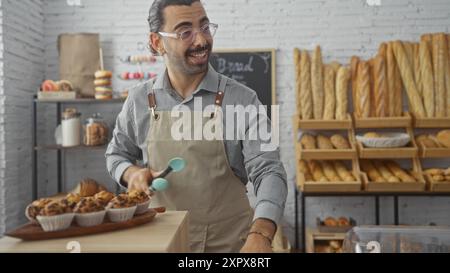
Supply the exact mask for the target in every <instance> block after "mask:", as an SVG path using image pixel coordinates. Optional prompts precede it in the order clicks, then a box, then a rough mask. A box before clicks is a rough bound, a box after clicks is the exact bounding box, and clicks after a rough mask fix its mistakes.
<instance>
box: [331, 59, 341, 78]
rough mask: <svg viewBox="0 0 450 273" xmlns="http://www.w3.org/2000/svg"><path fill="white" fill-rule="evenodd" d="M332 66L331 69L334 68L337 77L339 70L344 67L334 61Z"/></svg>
mask: <svg viewBox="0 0 450 273" xmlns="http://www.w3.org/2000/svg"><path fill="white" fill-rule="evenodd" d="M330 66H331V68H333V71H334V74H335V75H336V74H337V72H338V70H339V68H341V66H342V65H341V64H340V63H338V62H336V61H333V62H331V63H330Z"/></svg>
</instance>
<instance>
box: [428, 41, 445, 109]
mask: <svg viewBox="0 0 450 273" xmlns="http://www.w3.org/2000/svg"><path fill="white" fill-rule="evenodd" d="M444 37H445V35H444V34H436V35H433V40H432V43H433V67H434V88H435V90H436V98H435V100H436V108H435V111H436V112H435V115H436V117H438V118H442V117H445V116H446V115H447V109H446V104H447V102H446V100H447V94H446V90H445V61H447V60H445V59H444V58H445V53H444V50H445V41H444Z"/></svg>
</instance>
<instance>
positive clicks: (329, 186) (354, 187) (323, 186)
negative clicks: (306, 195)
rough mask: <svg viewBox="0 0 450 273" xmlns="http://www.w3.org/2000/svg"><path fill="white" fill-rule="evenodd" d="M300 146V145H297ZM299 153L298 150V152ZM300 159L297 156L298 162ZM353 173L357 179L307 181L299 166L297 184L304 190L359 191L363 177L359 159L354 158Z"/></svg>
mask: <svg viewBox="0 0 450 273" xmlns="http://www.w3.org/2000/svg"><path fill="white" fill-rule="evenodd" d="M297 146H298V145H297ZM297 154H298V152H297ZM299 161H300V159H299V158H297V164H298V162H299ZM352 174H353V176H354V177H356V179H357V181H353V182H344V181H332V182H331V181H330V182H318V181H306V179H305V175H304V174H303V173H301V172H300V171H299V168H298V166H297V186H298V188H299V190H301V191H304V192H358V191H361V178H360V173H359V165H358V160H356V159H353V160H352Z"/></svg>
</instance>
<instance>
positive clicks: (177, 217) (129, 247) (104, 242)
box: [0, 211, 189, 253]
mask: <svg viewBox="0 0 450 273" xmlns="http://www.w3.org/2000/svg"><path fill="white" fill-rule="evenodd" d="M188 215H189V214H188V212H185V211H183V212H180V211H168V212H165V213H163V214H158V215H157V216H156V217H155V219H154V220H153V221H152V222H150V223H148V224H145V225H142V226H138V227H136V228H132V229H127V230H121V231H115V232H108V233H103V234H96V235H91V236H84V237H73V238H67V239H57V240H48V241H34V242H25V241H22V240H19V239H15V238H11V237H4V238H2V239H0V253H2V252H10V253H30V252H31V253H35V252H39V253H40V252H52V253H54V252H59V253H61V252H62V253H69V252H73V251H71V250H74V249H75V252H78V251H77V248H78V247H80V248H81V249H80V251H81V252H86V253H89V252H141V253H142V252H143V253H170V252H177V253H180V252H181V253H184V252H189V241H188V224H189V223H188V222H189V220H188Z"/></svg>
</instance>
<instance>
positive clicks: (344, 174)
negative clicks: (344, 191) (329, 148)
mask: <svg viewBox="0 0 450 273" xmlns="http://www.w3.org/2000/svg"><path fill="white" fill-rule="evenodd" d="M333 166H334V169H335V170H336V172H337V173H338V175H339V177H340V178H341V181H345V182H353V181H357V179H356V178H355V177H354V176H353V174H352V173H351V172H349V171H348V170H347V168H346V167H345V165H344V163H342V162H340V161H333Z"/></svg>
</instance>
